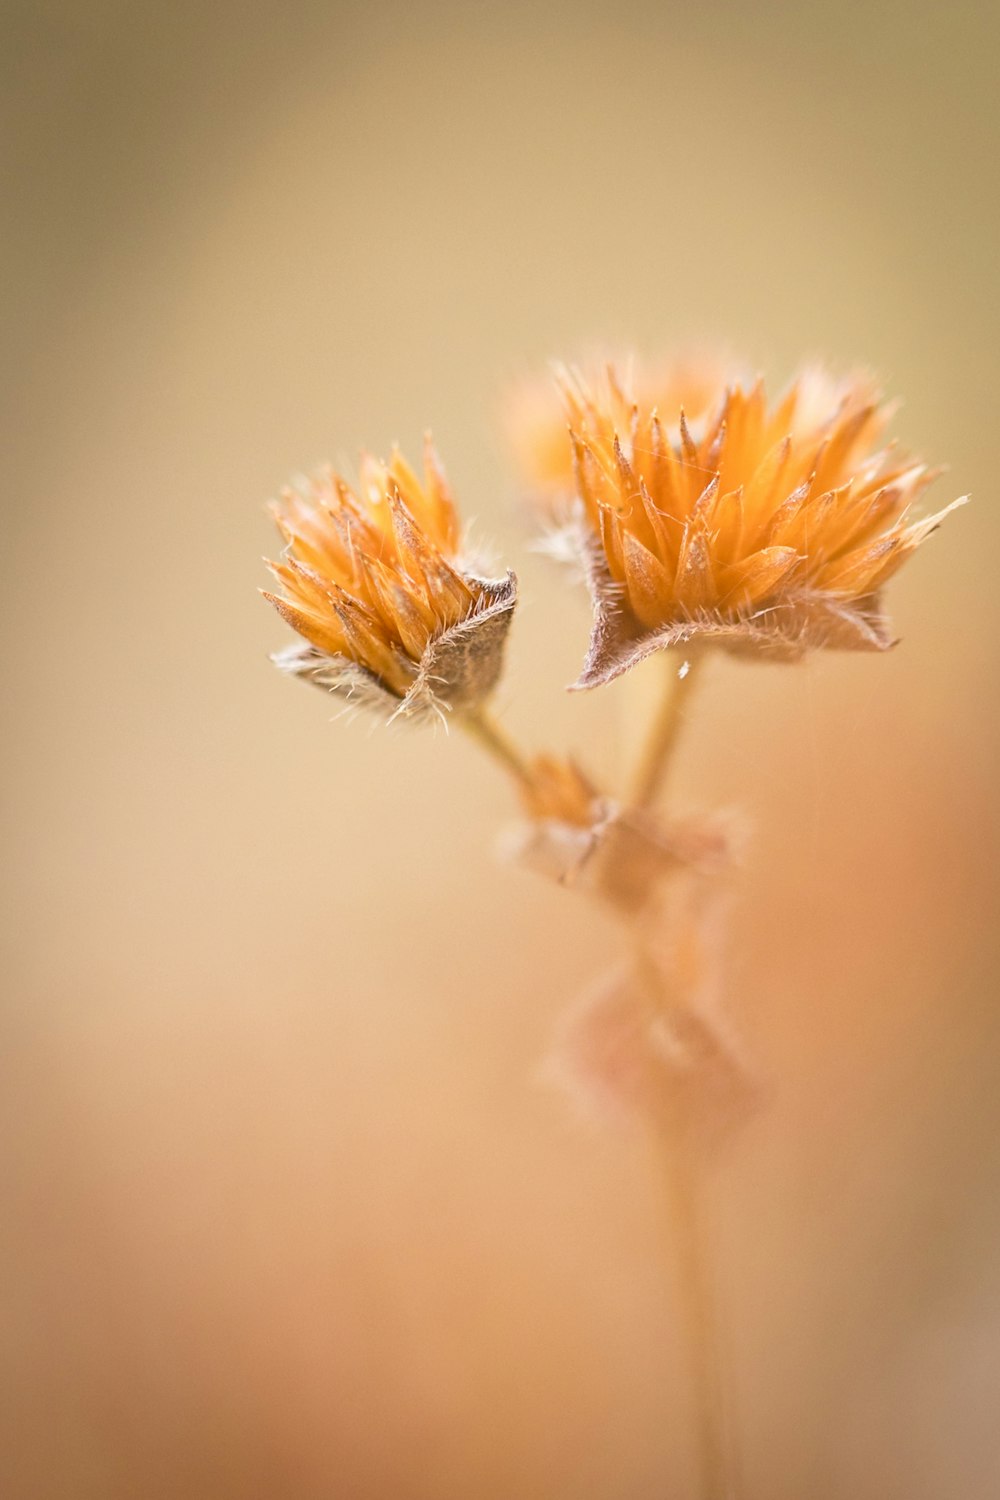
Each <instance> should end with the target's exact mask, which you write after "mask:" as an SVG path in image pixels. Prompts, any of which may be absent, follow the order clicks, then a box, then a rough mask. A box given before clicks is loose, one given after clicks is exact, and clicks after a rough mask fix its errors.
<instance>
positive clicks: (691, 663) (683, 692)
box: [629, 651, 701, 808]
mask: <svg viewBox="0 0 1000 1500" xmlns="http://www.w3.org/2000/svg"><path fill="white" fill-rule="evenodd" d="M675 661H676V657H671V656H668V657H667V662H668V664H669V666H670V668H671V681H670V685H669V687H668V689H667V691H666V692H665V693H664V694H663V696H662V698H661V699H660V704H659V707H658V709H657V712H656V717H655V718H654V719H653V722H652V724H651V725H650V728H649V735H648V738H647V740H646V743H645V745H644V747H643V751H642V755H641V756H640V759H639V764H638V766H637V767H636V773H635V778H634V780H633V783H632V794H631V796H630V798H629V803H630V805H631V806H632V807H634V808H648V807H651V806H652V805H653V803H654V802H656V800H657V798H658V797H659V795H660V793H661V792H662V790H663V786H664V783H665V781H666V777H667V771H668V770H669V767H670V762H671V759H672V757H673V751H674V746H675V745H676V743H677V739H678V736H679V735H680V732H681V729H682V728H683V727H684V723H685V720H686V716H687V707H688V704H689V703H690V700H691V691H692V689H693V687H694V683H695V680H696V678H697V676H698V669H699V667H700V665H701V659H700V657H699V656H698V655H697V654H696V653H694V652H693V651H692V652H691V653H689V654H688V655H687V656H685V658H684V660H683V662H682V663H681V665H680V668H679V669H677V668H675V666H674V663H675Z"/></svg>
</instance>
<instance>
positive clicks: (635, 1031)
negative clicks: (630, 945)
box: [545, 881, 759, 1147]
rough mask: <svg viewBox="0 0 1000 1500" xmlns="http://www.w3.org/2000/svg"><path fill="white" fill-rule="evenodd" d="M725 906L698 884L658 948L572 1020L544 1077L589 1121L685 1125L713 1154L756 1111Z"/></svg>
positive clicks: (591, 997)
mask: <svg viewBox="0 0 1000 1500" xmlns="http://www.w3.org/2000/svg"><path fill="white" fill-rule="evenodd" d="M724 907H725V896H724V895H722V894H720V892H719V890H718V888H717V887H716V886H714V885H713V884H711V883H708V884H705V883H703V882H700V881H693V882H690V883H689V884H688V886H687V887H686V888H685V889H684V890H683V892H682V893H681V895H680V899H675V900H674V901H673V902H672V903H671V904H670V905H669V906H668V907H666V908H665V909H664V910H663V912H662V916H661V920H660V921H659V922H658V923H657V924H656V927H655V929H653V931H654V934H655V942H654V943H653V944H652V945H650V943H649V942H648V941H644V942H643V943H641V944H640V945H639V946H638V948H637V950H636V953H635V955H634V957H633V959H632V961H631V962H630V963H626V964H622V965H620V966H619V967H617V968H616V969H614V970H613V971H612V972H611V973H610V974H607V975H604V976H603V977H602V978H601V979H600V980H598V982H597V983H596V984H595V985H593V986H592V987H591V988H589V989H588V991H587V992H586V993H585V994H584V995H582V996H581V997H580V999H579V1000H578V1001H577V1003H576V1004H575V1005H574V1006H572V1007H571V1008H570V1010H569V1011H568V1012H567V1013H566V1014H565V1016H564V1017H563V1019H562V1021H561V1022H560V1024H559V1026H558V1029H557V1034H556V1037H555V1045H554V1047H553V1050H552V1052H551V1053H550V1055H549V1058H548V1060H547V1065H546V1068H545V1073H546V1075H547V1076H548V1078H549V1079H550V1080H551V1081H552V1082H553V1083H555V1084H557V1085H559V1086H561V1087H562V1088H563V1089H564V1090H565V1091H566V1092H567V1094H568V1095H569V1097H570V1098H571V1099H572V1100H574V1101H575V1102H576V1104H577V1106H578V1107H579V1109H580V1111H581V1113H582V1114H584V1115H590V1116H591V1117H592V1118H596V1119H599V1120H600V1119H602V1118H603V1119H606V1120H607V1119H614V1118H616V1117H617V1118H618V1119H620V1120H622V1121H625V1120H628V1119H629V1118H632V1117H635V1116H638V1117H640V1118H645V1119H650V1118H652V1119H655V1120H664V1119H668V1120H671V1121H672V1122H673V1124H674V1125H675V1126H677V1125H680V1124H681V1123H682V1121H683V1124H684V1126H685V1128H687V1129H691V1130H694V1132H695V1135H696V1137H697V1139H698V1141H699V1142H700V1144H701V1145H703V1146H706V1147H711V1146H715V1145H718V1144H720V1143H721V1142H722V1141H723V1140H724V1139H725V1138H726V1137H727V1136H728V1135H729V1134H730V1132H731V1130H732V1129H733V1127H734V1126H735V1125H737V1124H738V1123H739V1122H740V1120H741V1119H743V1118H745V1117H746V1115H747V1114H748V1113H749V1112H750V1111H751V1110H752V1109H753V1108H754V1107H755V1106H756V1103H757V1100H758V1095H759V1089H758V1085H757V1082H756V1079H755V1078H754V1076H753V1074H752V1072H751V1070H750V1068H749V1067H748V1065H747V1063H746V1060H745V1059H744V1056H743V1049H742V1047H741V1045H740V1042H739V1040H738V1038H737V1037H736V1036H735V1034H734V1033H733V1031H732V1029H731V1027H730V1025H729V1024H728V1022H727V1021H726V1019H725V1014H724V1005H723V952H724V943H723V940H722V917H723V912H724ZM649 935H650V934H649V932H648V930H647V934H646V936H647V939H648V937H649Z"/></svg>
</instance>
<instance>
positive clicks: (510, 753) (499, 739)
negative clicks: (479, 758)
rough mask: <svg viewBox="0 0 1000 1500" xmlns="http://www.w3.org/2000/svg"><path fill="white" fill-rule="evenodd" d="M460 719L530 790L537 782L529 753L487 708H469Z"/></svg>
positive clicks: (510, 773) (487, 750) (505, 767)
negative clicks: (526, 752)
mask: <svg viewBox="0 0 1000 1500" xmlns="http://www.w3.org/2000/svg"><path fill="white" fill-rule="evenodd" d="M458 722H459V723H460V724H461V726H462V728H463V729H464V730H466V731H467V732H468V733H469V734H470V735H471V736H472V738H473V739H474V740H476V741H477V743H478V744H479V745H480V746H482V748H483V749H484V750H485V751H486V753H487V754H488V755H490V756H492V757H493V759H494V760H495V761H497V762H498V763H499V764H500V765H502V766H503V768H504V770H505V771H507V772H508V774H509V775H511V776H513V778H514V780H515V781H516V782H517V783H518V785H519V786H522V787H526V788H528V789H529V790H530V788H531V787H533V786H534V784H535V776H534V772H533V771H532V769H531V764H530V762H529V760H528V757H527V756H526V755H525V753H524V751H523V750H522V749H521V748H520V746H519V745H518V744H516V742H515V741H514V740H513V739H511V737H510V735H509V734H508V733H507V731H506V730H505V729H504V728H503V726H502V725H501V724H499V723H498V722H497V720H496V719H495V718H494V717H493V715H492V714H491V713H490V712H489V710H488V709H485V708H481V707H480V708H475V709H470V710H469V711H468V712H467V713H464V714H463V715H462V717H461V718H460V719H459V721H458Z"/></svg>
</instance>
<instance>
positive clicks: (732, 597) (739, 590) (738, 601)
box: [722, 547, 801, 612]
mask: <svg viewBox="0 0 1000 1500" xmlns="http://www.w3.org/2000/svg"><path fill="white" fill-rule="evenodd" d="M800 560H801V559H800V554H799V553H798V552H796V550H795V548H794V547H762V548H761V550H760V551H759V552H754V553H752V554H751V556H750V557H747V558H744V559H743V561H742V562H739V563H736V564H735V565H734V566H733V567H731V568H727V569H726V572H725V575H724V578H723V587H724V589H725V593H724V595H723V599H722V603H723V604H724V605H725V606H726V607H727V608H729V609H736V610H739V611H741V612H743V611H746V610H750V609H755V608H756V607H757V605H759V604H761V603H763V601H764V600H765V599H766V598H767V596H768V594H770V593H771V591H772V589H774V588H776V587H777V585H778V584H779V583H782V582H783V581H784V580H786V579H787V578H788V575H789V574H790V573H791V571H792V569H793V568H794V567H795V566H796V564H797V563H798V562H799V561H800Z"/></svg>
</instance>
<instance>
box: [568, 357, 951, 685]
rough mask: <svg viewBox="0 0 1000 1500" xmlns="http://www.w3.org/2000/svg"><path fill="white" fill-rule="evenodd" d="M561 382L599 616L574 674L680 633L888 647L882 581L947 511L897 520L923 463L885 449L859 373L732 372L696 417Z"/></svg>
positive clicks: (583, 547)
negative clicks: (838, 378)
mask: <svg viewBox="0 0 1000 1500" xmlns="http://www.w3.org/2000/svg"><path fill="white" fill-rule="evenodd" d="M561 387H562V392H563V400H564V404H565V409H566V414H567V417H568V419H569V428H570V431H569V447H570V450H571V453H572V457H573V463H574V468H575V475H576V488H577V495H578V501H579V505H578V516H577V521H576V522H575V523H574V525H573V526H572V527H571V528H570V531H569V535H570V539H571V540H573V541H574V544H575V547H576V550H577V553H578V555H580V556H581V557H582V560H583V562H584V566H585V569H586V573H587V578H588V582H589V585H590V590H591V595H592V599H593V603H594V612H595V619H594V629H593V634H592V637H591V644H590V651H589V654H588V657H587V661H586V663H585V666H584V670H583V674H582V676H581V678H580V680H579V682H578V683H577V684H576V685H577V686H578V687H594V686H597V685H598V684H600V683H603V682H607V681H610V680H611V679H612V678H614V677H617V676H618V675H620V673H622V672H624V671H627V670H628V668H629V667H631V666H633V665H634V664H635V663H636V662H638V661H640V660H641V659H642V658H643V657H645V656H647V655H649V654H650V653H651V652H652V651H656V650H660V649H663V648H666V647H670V646H678V645H685V644H687V643H689V642H698V641H703V642H706V643H707V642H712V643H715V644H717V645H720V646H723V647H725V648H727V649H729V650H731V651H737V652H753V653H764V654H767V655H770V656H772V657H775V658H778V659H786V660H789V659H795V658H797V657H799V656H801V655H803V654H804V653H805V652H806V651H808V650H810V649H812V648H814V647H820V646H828V647H841V648H846V649H854V650H884V649H886V647H888V646H889V645H891V644H892V637H891V634H890V630H889V622H888V619H887V617H886V615H885V613H884V611H883V608H882V602H881V590H882V588H883V585H884V584H885V583H886V582H887V580H888V579H889V578H890V577H891V576H892V575H893V573H895V572H896V570H897V568H899V567H900V566H901V564H902V563H903V562H905V560H906V558H907V557H909V556H910V554H911V553H912V552H913V551H914V550H915V549H916V548H917V547H918V546H919V545H920V543H921V542H922V541H923V540H924V538H925V537H927V536H928V535H929V534H930V533H931V532H932V531H933V530H934V529H935V527H936V526H937V525H938V523H939V522H940V520H941V519H942V516H943V515H945V514H946V511H942V512H941V513H940V514H938V515H936V516H932V517H930V518H928V519H924V520H916V521H914V520H912V519H911V518H910V508H911V506H912V505H913V502H914V501H915V500H916V498H917V497H918V496H919V495H920V494H921V492H922V491H923V490H924V489H925V488H926V486H927V485H928V484H929V483H930V482H931V480H932V479H933V478H934V477H936V476H935V475H934V473H932V472H931V471H930V470H928V468H927V467H926V465H924V464H922V463H916V462H911V461H910V460H908V459H905V458H902V457H900V456H899V455H898V454H897V453H896V452H895V450H894V448H893V446H892V445H888V446H880V442H881V437H882V433H883V431H884V428H885V425H886V422H887V419H888V416H889V414H890V413H889V410H888V408H887V407H886V406H885V404H884V403H883V402H882V399H881V397H880V395H879V393H878V391H877V390H876V389H875V387H874V386H873V384H872V383H871V381H870V380H869V379H868V378H867V377H863V376H859V377H854V378H851V379H848V380H845V381H843V382H840V383H836V382H834V381H833V380H832V379H831V378H830V377H829V376H827V375H825V374H824V373H823V372H821V371H815V370H811V371H806V372H805V373H804V374H802V375H801V376H800V377H799V378H798V379H797V380H796V381H795V382H794V383H793V384H792V386H791V387H790V388H789V390H788V391H787V392H786V393H785V395H784V396H783V397H782V398H781V399H780V400H778V401H777V402H770V401H769V400H768V397H767V395H766V392H765V389H764V384H763V381H761V380H758V381H757V382H756V383H755V384H753V385H749V386H748V385H747V384H745V383H744V382H742V381H740V380H735V381H733V382H731V383H730V384H729V385H728V386H727V387H725V388H720V389H719V390H718V391H717V393H716V399H715V401H714V403H713V404H712V406H711V409H710V410H709V412H708V414H707V416H703V418H702V419H701V420H700V421H699V422H698V423H697V424H694V423H692V422H690V421H689V420H688V416H687V413H686V412H685V411H684V410H683V409H681V410H679V411H678V412H677V413H676V418H675V421H674V422H673V423H670V422H669V418H668V414H666V413H664V414H663V415H661V413H660V411H659V410H658V409H657V408H656V407H655V406H646V405H641V404H640V403H638V402H635V403H633V404H632V406H631V408H630V410H629V412H628V414H627V420H623V417H622V411H621V403H620V402H619V401H618V400H617V399H616V400H612V401H610V402H609V401H607V400H606V399H604V398H603V397H602V395H601V394H600V393H597V394H595V393H594V392H592V391H591V390H590V389H589V388H588V387H587V385H586V384H585V382H583V381H582V380H581V379H580V377H579V376H574V375H564V376H563V377H561ZM961 503H962V502H961V501H955V502H954V504H955V505H958V504H961ZM952 508H953V507H952V506H949V507H948V509H949V510H950V509H952Z"/></svg>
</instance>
